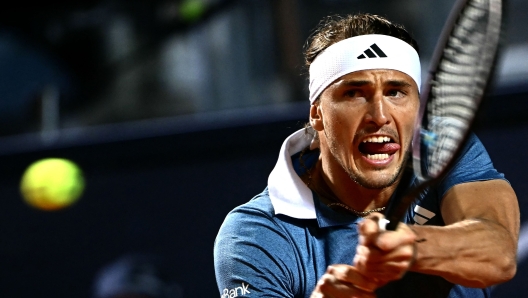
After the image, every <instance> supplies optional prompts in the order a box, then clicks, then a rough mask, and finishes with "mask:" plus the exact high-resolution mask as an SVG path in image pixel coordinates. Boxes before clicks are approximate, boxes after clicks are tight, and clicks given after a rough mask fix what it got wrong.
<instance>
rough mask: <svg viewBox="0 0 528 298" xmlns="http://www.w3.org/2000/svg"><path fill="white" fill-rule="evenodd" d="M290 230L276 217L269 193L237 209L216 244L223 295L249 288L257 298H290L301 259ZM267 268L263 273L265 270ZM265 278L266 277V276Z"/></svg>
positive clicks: (226, 221) (218, 275) (216, 260)
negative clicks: (271, 296) (274, 297)
mask: <svg viewBox="0 0 528 298" xmlns="http://www.w3.org/2000/svg"><path fill="white" fill-rule="evenodd" d="M293 247H294V243H293V240H292V237H291V235H290V232H289V228H288V227H287V226H286V224H285V223H284V222H283V221H282V220H281V218H280V216H275V215H274V210H273V206H272V205H271V201H270V199H269V195H268V193H267V190H265V191H264V192H262V193H261V194H259V195H257V196H255V197H254V198H253V199H251V200H250V201H249V202H247V203H245V204H243V205H240V206H238V207H236V208H235V209H233V210H232V211H231V212H230V213H229V214H228V215H227V217H226V219H225V220H224V223H223V224H222V226H221V227H220V230H219V232H218V235H217V237H216V239H215V243H214V266H215V275H216V279H217V284H218V287H219V290H220V291H221V293H223V292H222V291H226V290H229V289H233V288H236V287H240V285H246V287H248V288H247V289H248V291H249V292H251V293H252V295H255V297H262V296H261V295H264V296H265V295H268V294H269V291H270V289H273V291H277V292H280V293H281V294H280V295H278V296H282V297H290V295H289V294H286V293H291V292H292V291H295V290H294V289H295V288H296V287H295V284H296V283H295V282H293V279H294V276H296V273H295V272H298V271H299V270H297V269H296V268H297V266H298V263H297V258H296V256H295V254H292V253H291V252H292V248H293ZM263 268H266V272H268V271H269V273H263V272H262V269H263ZM263 275H264V276H263Z"/></svg>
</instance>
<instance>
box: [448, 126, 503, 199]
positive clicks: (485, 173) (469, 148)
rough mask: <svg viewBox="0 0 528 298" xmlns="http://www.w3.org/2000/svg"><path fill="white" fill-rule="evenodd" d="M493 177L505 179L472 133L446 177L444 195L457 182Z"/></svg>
mask: <svg viewBox="0 0 528 298" xmlns="http://www.w3.org/2000/svg"><path fill="white" fill-rule="evenodd" d="M493 179H505V177H504V174H502V173H500V172H499V171H497V169H496V168H495V167H494V165H493V162H492V160H491V158H490V156H489V154H488V152H487V151H486V148H485V147H484V145H483V144H482V142H481V141H480V140H479V138H478V137H477V136H476V135H475V134H473V133H472V134H471V135H470V136H469V138H468V140H467V143H466V144H465V146H464V149H463V150H462V152H461V154H460V156H459V157H458V159H457V161H456V163H455V165H454V166H453V168H452V169H451V171H450V172H449V173H448V174H447V175H446V177H445V178H444V181H443V183H442V185H443V188H441V191H442V195H443V194H445V192H446V191H447V190H448V189H449V188H451V187H452V186H454V185H456V184H461V183H466V182H475V181H486V180H493Z"/></svg>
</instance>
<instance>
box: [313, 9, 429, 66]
mask: <svg viewBox="0 0 528 298" xmlns="http://www.w3.org/2000/svg"><path fill="white" fill-rule="evenodd" d="M366 34H382V35H389V36H392V37H396V38H399V39H401V40H403V41H405V42H406V43H408V44H409V45H411V46H412V47H413V48H414V49H415V50H416V52H419V50H418V43H417V42H416V41H415V40H414V39H413V38H412V36H411V35H410V34H409V32H407V30H405V28H404V27H403V26H402V25H399V24H396V23H393V22H391V21H389V20H387V19H386V18H384V17H381V16H378V15H372V14H367V13H361V14H356V15H346V16H340V15H333V16H329V17H327V18H325V19H323V20H322V21H321V22H320V23H319V25H318V26H317V27H316V29H315V30H314V31H313V33H312V34H311V35H310V37H308V40H307V42H306V44H305V47H304V61H305V67H306V68H307V69H308V68H309V67H310V64H312V62H313V61H314V59H315V57H317V55H319V53H321V52H322V51H323V50H324V49H326V48H328V47H329V46H331V45H333V44H334V43H337V42H339V41H341V40H344V39H347V38H350V37H353V36H359V35H366Z"/></svg>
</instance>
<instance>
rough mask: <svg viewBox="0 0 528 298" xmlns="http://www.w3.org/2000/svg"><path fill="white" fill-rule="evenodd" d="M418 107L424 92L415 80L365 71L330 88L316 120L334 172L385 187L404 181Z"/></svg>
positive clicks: (392, 72) (316, 110)
mask: <svg viewBox="0 0 528 298" xmlns="http://www.w3.org/2000/svg"><path fill="white" fill-rule="evenodd" d="M418 108H419V95H418V88H417V86H416V83H415V81H414V80H413V79H412V78H411V77H410V76H408V75H407V74H404V73H402V72H399V71H396V70H362V71H356V72H353V73H350V74H347V75H345V76H343V77H341V78H339V79H338V80H336V81H335V82H334V83H332V84H331V85H330V86H328V87H327V88H326V89H325V91H323V93H322V94H321V97H320V100H319V102H318V103H316V104H314V105H313V106H312V109H311V114H310V116H311V121H312V126H314V128H315V129H316V130H318V131H319V132H320V133H319V136H320V142H321V144H320V146H321V152H322V154H323V158H325V156H324V155H325V154H326V155H328V156H327V157H329V158H327V162H328V163H329V164H330V165H329V166H330V169H331V170H332V171H334V170H340V169H343V170H344V171H345V172H346V173H347V174H348V176H349V177H350V178H351V179H353V180H354V181H356V182H357V183H358V184H359V185H361V186H363V187H366V188H376V189H380V188H385V187H388V186H390V185H392V184H393V183H394V182H395V181H396V179H397V178H398V175H399V173H400V170H401V168H402V164H403V162H404V160H405V158H406V154H405V152H408V150H409V148H410V144H411V141H412V136H413V130H414V124H415V119H416V116H417V112H418ZM314 118H315V120H319V121H318V122H317V121H316V122H313V120H314ZM314 123H315V125H313V124H314Z"/></svg>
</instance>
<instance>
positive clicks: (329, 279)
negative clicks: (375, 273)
mask: <svg viewBox="0 0 528 298" xmlns="http://www.w3.org/2000/svg"><path fill="white" fill-rule="evenodd" d="M377 287H378V285H377V284H376V283H375V282H373V281H372V280H369V279H368V278H366V277H365V276H363V275H361V273H359V271H358V269H357V268H355V267H353V266H350V265H344V264H337V265H331V266H328V269H327V270H326V273H325V274H324V275H323V276H322V277H321V279H320V280H319V282H317V285H316V286H315V289H314V291H313V292H312V295H311V296H310V297H311V298H330V297H331V298H340V297H343V298H351V297H357V298H375V297H376V294H374V290H375V289H376V288H377Z"/></svg>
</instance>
